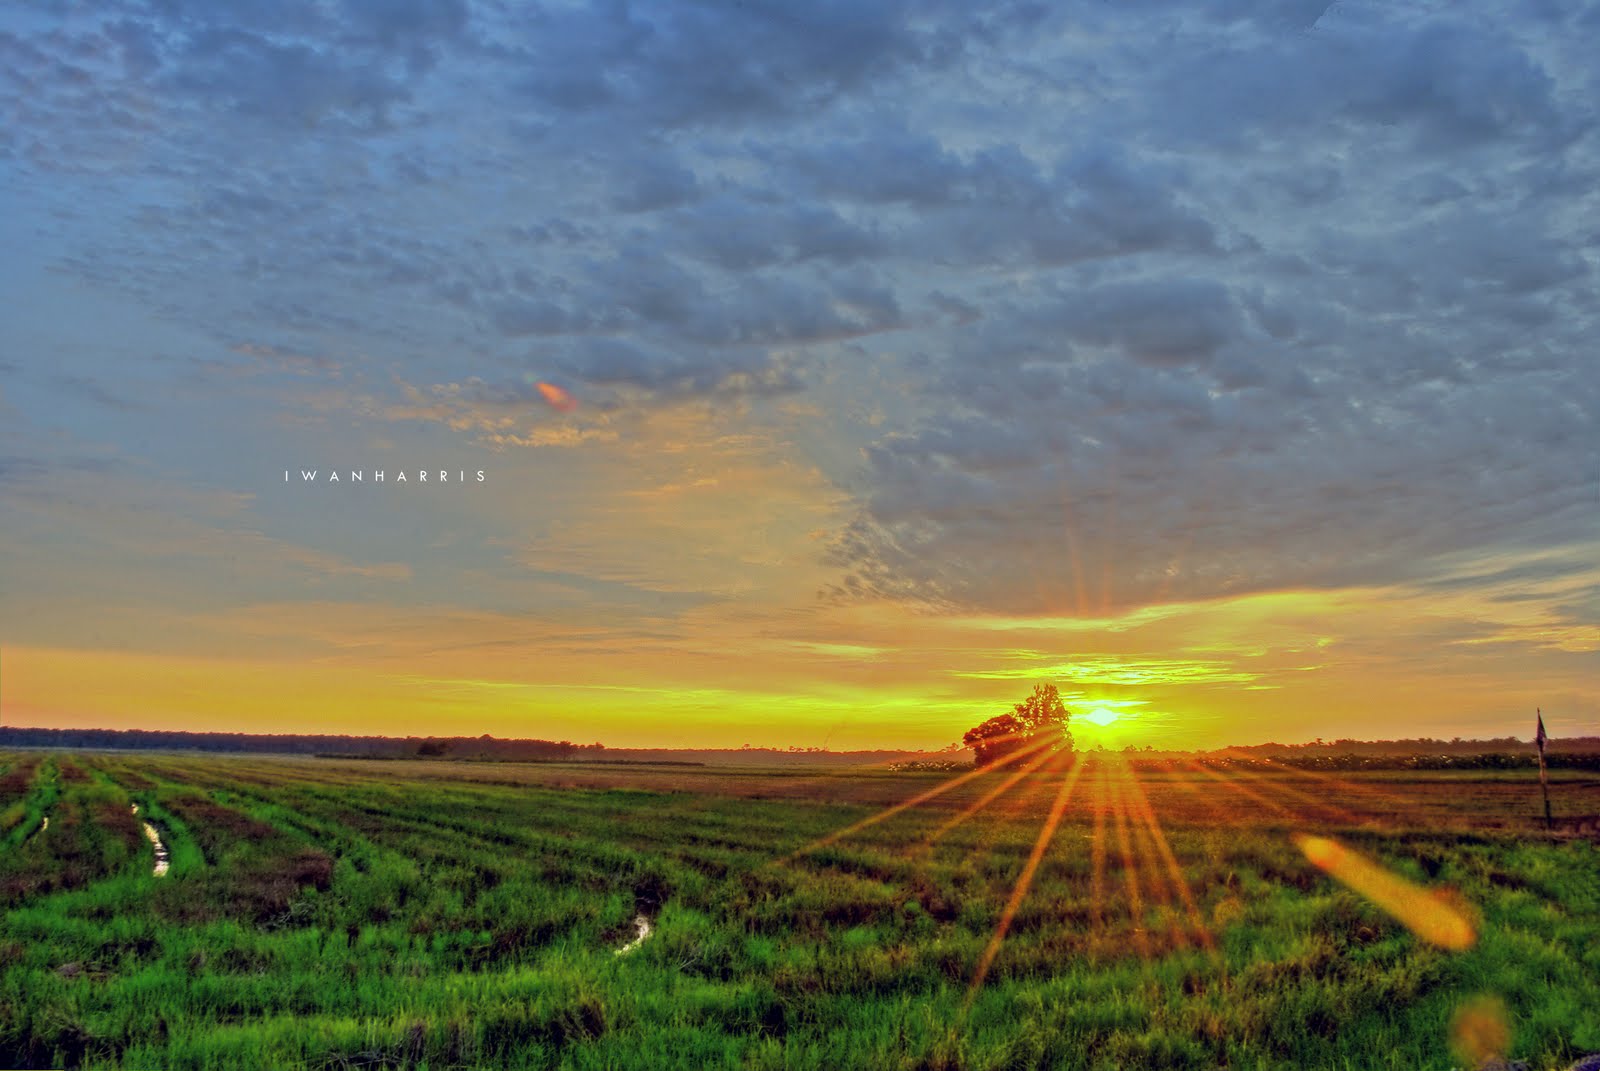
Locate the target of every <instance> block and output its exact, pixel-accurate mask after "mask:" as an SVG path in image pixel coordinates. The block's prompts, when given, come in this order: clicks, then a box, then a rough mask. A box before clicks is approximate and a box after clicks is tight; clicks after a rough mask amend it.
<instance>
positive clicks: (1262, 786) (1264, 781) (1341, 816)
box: [1233, 771, 1368, 825]
mask: <svg viewBox="0 0 1600 1071" xmlns="http://www.w3.org/2000/svg"><path fill="white" fill-rule="evenodd" d="M1233 776H1234V777H1236V778H1237V779H1238V780H1239V782H1240V783H1242V784H1248V785H1250V786H1252V787H1254V788H1256V789H1258V790H1259V791H1261V792H1265V793H1269V794H1270V793H1276V794H1277V795H1278V796H1279V797H1280V798H1283V799H1288V800H1292V801H1295V802H1298V803H1301V804H1304V805H1306V806H1308V807H1310V808H1312V809H1313V810H1320V811H1323V812H1325V813H1327V814H1330V815H1332V816H1334V818H1335V820H1337V821H1339V822H1343V823H1345V824H1346V825H1361V824H1362V823H1364V822H1366V821H1367V820H1368V816H1365V815H1361V814H1358V813H1356V812H1355V811H1353V810H1351V809H1350V808H1348V807H1344V806H1341V805H1340V804H1337V803H1330V802H1328V800H1327V798H1326V797H1325V796H1323V797H1318V796H1314V795H1311V794H1310V793H1307V792H1302V791H1300V790H1299V789H1297V788H1290V787H1289V786H1288V785H1286V784H1284V783H1283V782H1282V781H1279V780H1277V779H1276V778H1275V777H1273V776H1272V775H1270V774H1260V773H1253V772H1249V771H1245V772H1238V771H1233Z"/></svg>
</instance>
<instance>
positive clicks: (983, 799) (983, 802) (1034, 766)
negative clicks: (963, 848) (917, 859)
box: [928, 751, 1054, 845]
mask: <svg viewBox="0 0 1600 1071" xmlns="http://www.w3.org/2000/svg"><path fill="white" fill-rule="evenodd" d="M1053 755H1054V753H1053V752H1050V751H1045V752H1043V753H1041V754H1040V755H1038V756H1037V757H1036V758H1034V760H1033V761H1032V762H1029V763H1027V764H1025V765H1024V766H1023V767H1022V768H1021V769H1020V770H1018V771H1016V772H1015V773H1013V774H1012V775H1011V776H1009V777H1007V778H1006V779H1005V780H1004V781H1002V782H1001V783H1000V784H999V785H997V786H995V787H994V788H992V789H990V790H989V791H988V792H986V793H984V794H983V795H982V796H980V797H979V798H978V799H977V800H976V801H975V802H973V803H972V804H971V805H969V806H968V807H967V808H966V809H965V810H963V811H961V812H960V813H959V814H957V815H955V816H954V817H953V818H951V819H950V820H949V821H947V822H945V823H944V824H943V825H941V826H940V827H939V828H938V829H936V830H934V831H933V832H932V833H930V834H929V835H928V843H929V844H930V845H932V844H934V843H936V842H937V841H939V840H940V839H941V838H942V837H943V836H944V835H945V834H946V833H948V832H950V831H951V830H952V829H954V828H955V827H956V826H958V825H960V824H961V823H963V822H965V821H966V820H967V819H969V818H972V817H973V816H974V815H976V814H977V813H978V812H979V811H982V810H983V809H984V808H985V807H987V806H989V804H991V803H993V802H994V801H995V800H997V799H999V798H1000V797H1001V796H1003V795H1005V793H1006V792H1008V791H1010V790H1011V789H1012V788H1013V787H1014V786H1015V785H1016V784H1017V783H1018V782H1019V781H1021V780H1022V779H1023V778H1025V777H1027V776H1028V775H1029V774H1031V773H1034V772H1035V771H1037V770H1038V769H1039V767H1041V766H1043V765H1044V764H1045V763H1046V762H1048V761H1049V760H1050V759H1051V758H1052V757H1053Z"/></svg>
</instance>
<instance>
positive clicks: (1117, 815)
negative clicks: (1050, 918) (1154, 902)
mask: <svg viewBox="0 0 1600 1071" xmlns="http://www.w3.org/2000/svg"><path fill="white" fill-rule="evenodd" d="M1115 787H1116V801H1115V809H1114V810H1113V811H1112V812H1111V825H1112V828H1113V829H1115V830H1116V834H1117V855H1118V858H1120V859H1121V861H1122V884H1123V886H1124V887H1125V888H1126V889H1127V890H1128V917H1129V920H1130V925H1131V928H1132V932H1133V944H1134V947H1135V948H1136V949H1138V952H1139V958H1140V959H1149V958H1150V943H1149V941H1148V939H1147V938H1146V937H1145V932H1144V922H1145V918H1144V897H1143V896H1141V895H1140V893H1139V873H1138V869H1137V868H1136V866H1135V864H1134V861H1133V843H1132V841H1131V840H1130V839H1129V837H1128V812H1127V808H1126V802H1125V800H1124V799H1123V795H1122V782H1121V779H1118V781H1117V783H1116V786H1115Z"/></svg>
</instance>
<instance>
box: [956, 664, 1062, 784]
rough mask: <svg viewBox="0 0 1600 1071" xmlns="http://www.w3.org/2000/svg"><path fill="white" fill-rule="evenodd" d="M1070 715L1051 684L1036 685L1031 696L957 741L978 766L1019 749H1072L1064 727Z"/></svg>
mask: <svg viewBox="0 0 1600 1071" xmlns="http://www.w3.org/2000/svg"><path fill="white" fill-rule="evenodd" d="M1071 721H1072V715H1071V713H1070V712H1068V710H1067V708H1066V705H1065V704H1064V703H1062V702H1061V693H1060V692H1059V691H1057V690H1056V686H1055V685H1053V684H1036V685H1034V687H1033V694H1032V695H1030V696H1028V698H1026V699H1024V700H1023V701H1022V702H1020V703H1018V704H1016V705H1015V706H1013V707H1012V708H1011V712H1010V713H1009V714H997V715H995V716H994V717H992V718H990V719H988V720H987V721H985V722H983V723H981V724H979V725H976V726H974V727H973V728H971V729H968V730H967V733H966V735H965V736H963V737H962V738H961V742H962V743H964V744H966V745H967V746H968V747H970V748H971V749H972V750H973V752H974V754H975V755H976V756H977V758H976V762H977V765H979V766H988V765H990V764H992V763H995V762H999V761H1001V760H1002V759H1004V758H1006V757H1007V756H1009V755H1012V754H1014V753H1016V752H1017V751H1020V750H1024V749H1026V750H1028V751H1030V752H1033V751H1056V752H1060V751H1066V752H1070V751H1071V750H1072V733H1071V732H1069V731H1068V729H1067V726H1068V725H1069V724H1070V723H1071Z"/></svg>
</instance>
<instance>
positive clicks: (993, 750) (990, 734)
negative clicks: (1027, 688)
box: [961, 714, 1026, 766]
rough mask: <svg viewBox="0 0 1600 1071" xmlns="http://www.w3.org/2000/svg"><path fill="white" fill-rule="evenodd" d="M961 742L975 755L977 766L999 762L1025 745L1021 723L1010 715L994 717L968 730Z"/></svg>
mask: <svg viewBox="0 0 1600 1071" xmlns="http://www.w3.org/2000/svg"><path fill="white" fill-rule="evenodd" d="M961 742H962V743H963V744H966V745H967V746H968V747H970V748H971V749H972V750H973V753H974V754H976V755H977V759H976V760H975V761H976V762H977V764H978V765H979V766H988V765H989V764H990V763H992V762H999V761H1000V760H1001V759H1003V758H1005V757H1006V756H1007V755H1009V754H1011V753H1012V752H1013V751H1015V750H1017V748H1019V747H1021V746H1022V745H1023V744H1024V743H1026V741H1025V740H1024V739H1023V731H1022V723H1021V722H1019V721H1018V720H1017V719H1016V718H1013V717H1012V716H1011V715H1010V714H999V715H996V716H995V717H992V718H990V719H989V720H988V721H986V722H984V723H983V724H981V725H976V726H974V727H973V728H971V729H968V730H967V733H966V735H965V736H963V737H962V738H961Z"/></svg>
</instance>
